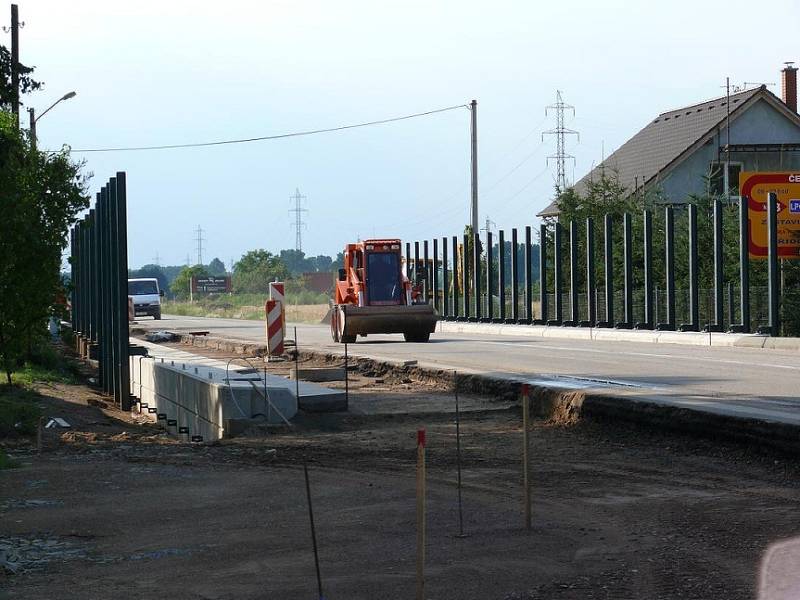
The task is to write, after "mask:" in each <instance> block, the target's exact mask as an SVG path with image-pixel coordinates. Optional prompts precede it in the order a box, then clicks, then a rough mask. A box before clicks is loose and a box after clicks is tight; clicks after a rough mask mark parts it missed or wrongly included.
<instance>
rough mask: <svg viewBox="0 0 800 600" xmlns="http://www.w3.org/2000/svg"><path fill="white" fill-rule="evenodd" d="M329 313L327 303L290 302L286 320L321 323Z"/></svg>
mask: <svg viewBox="0 0 800 600" xmlns="http://www.w3.org/2000/svg"><path fill="white" fill-rule="evenodd" d="M327 313H328V305H327V304H298V305H296V306H292V305H291V304H290V305H288V306H287V307H286V320H287V321H288V322H291V323H319V322H320V321H322V319H323V317H325V315H326V314H327Z"/></svg>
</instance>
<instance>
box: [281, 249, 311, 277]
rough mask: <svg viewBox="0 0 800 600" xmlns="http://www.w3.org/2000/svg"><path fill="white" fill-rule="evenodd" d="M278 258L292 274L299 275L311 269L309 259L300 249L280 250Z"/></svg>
mask: <svg viewBox="0 0 800 600" xmlns="http://www.w3.org/2000/svg"><path fill="white" fill-rule="evenodd" d="M280 259H281V261H282V262H283V264H285V265H286V268H287V269H289V272H290V273H291V274H292V275H300V274H301V273H305V272H307V271H311V270H312V266H311V260H310V259H308V258H306V254H305V252H303V251H302V250H294V249H292V250H281V252H280Z"/></svg>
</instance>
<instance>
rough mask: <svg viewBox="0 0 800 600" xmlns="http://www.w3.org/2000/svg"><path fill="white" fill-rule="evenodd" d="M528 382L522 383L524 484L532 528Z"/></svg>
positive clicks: (527, 521)
mask: <svg viewBox="0 0 800 600" xmlns="http://www.w3.org/2000/svg"><path fill="white" fill-rule="evenodd" d="M529 400H530V396H529V392H528V384H527V383H525V384H523V385H522V486H523V495H524V504H525V529H527V530H528V531H530V529H531V481H530V477H529V476H528V410H529V404H530V402H529Z"/></svg>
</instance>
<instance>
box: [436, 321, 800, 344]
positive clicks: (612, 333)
mask: <svg viewBox="0 0 800 600" xmlns="http://www.w3.org/2000/svg"><path fill="white" fill-rule="evenodd" d="M436 331H437V332H440V333H472V334H479V335H480V334H483V335H508V336H517V337H532V338H550V339H570V340H596V341H608V342H640V343H648V344H682V345H686V346H728V347H736V348H770V349H776V350H800V338H795V337H776V338H773V337H769V336H766V335H759V334H752V333H711V334H708V333H699V332H693V331H685V332H681V331H653V330H645V329H637V330H631V329H598V328H596V327H558V326H552V327H550V326H546V325H513V324H501V323H463V322H459V321H439V322H438V323H437V325H436Z"/></svg>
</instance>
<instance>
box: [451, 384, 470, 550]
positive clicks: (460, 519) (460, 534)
mask: <svg viewBox="0 0 800 600" xmlns="http://www.w3.org/2000/svg"><path fill="white" fill-rule="evenodd" d="M453 392H454V394H455V397H456V468H457V469H458V535H457V536H456V537H460V538H463V537H467V536H466V534H465V533H464V515H463V512H462V508H461V411H460V410H459V406H458V373H457V372H456V371H453Z"/></svg>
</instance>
